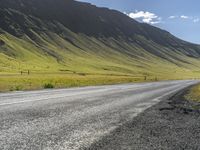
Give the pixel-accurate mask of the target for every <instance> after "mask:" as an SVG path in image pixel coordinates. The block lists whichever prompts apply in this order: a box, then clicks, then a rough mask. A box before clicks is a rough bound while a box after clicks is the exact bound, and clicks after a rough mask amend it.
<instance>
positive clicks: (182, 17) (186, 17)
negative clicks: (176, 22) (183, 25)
mask: <svg viewBox="0 0 200 150" xmlns="http://www.w3.org/2000/svg"><path fill="white" fill-rule="evenodd" d="M180 18H181V19H189V18H190V17H188V16H185V15H182V16H180Z"/></svg>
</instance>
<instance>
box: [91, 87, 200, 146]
mask: <svg viewBox="0 0 200 150" xmlns="http://www.w3.org/2000/svg"><path fill="white" fill-rule="evenodd" d="M188 89H189V88H187V89H185V90H183V91H181V92H179V93H177V94H176V95H174V96H173V97H170V98H167V100H164V101H161V102H160V103H158V104H157V105H155V106H153V107H151V108H149V109H147V110H146V111H144V112H143V113H142V114H140V115H139V116H137V117H135V118H134V119H133V120H132V121H131V122H128V123H126V124H124V125H122V126H120V127H119V128H117V129H116V130H114V131H113V132H112V133H111V134H109V135H107V136H105V137H103V138H102V139H101V140H100V141H98V142H96V143H94V144H93V145H91V147H90V148H89V149H91V150H94V149H97V150H98V149H102V150H157V149H159V150H200V103H196V102H189V101H187V100H186V99H185V98H184V95H185V94H186V93H187V92H188Z"/></svg>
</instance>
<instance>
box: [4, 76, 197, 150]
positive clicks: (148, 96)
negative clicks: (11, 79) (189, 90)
mask: <svg viewBox="0 0 200 150" xmlns="http://www.w3.org/2000/svg"><path fill="white" fill-rule="evenodd" d="M197 82H198V81H193V80H190V81H189V80H187V81H162V82H155V83H137V84H122V85H108V86H96V87H81V88H71V89H56V90H42V91H28V92H13V93H1V94H0V149H1V150H4V149H5V150H8V149H10V150H13V149H15V150H16V149H20V150H21V149H32V150H40V149H48V150H51V149H52V150H57V149H59V150H60V149H61V150H62V149H65V150H71V149H84V148H88V147H89V146H90V145H91V144H92V143H93V142H95V141H98V139H100V138H101V137H102V136H105V135H107V134H109V132H111V131H112V130H114V129H116V128H117V127H118V126H120V125H121V124H124V123H125V122H127V121H130V120H131V119H133V117H135V116H136V115H138V114H139V113H141V112H142V111H144V110H145V109H147V108H149V107H151V106H152V105H154V104H156V103H158V102H159V101H160V100H164V99H165V98H166V97H167V96H170V95H173V94H175V93H176V92H178V91H180V90H181V89H183V88H185V87H188V86H190V85H192V84H195V83H197Z"/></svg>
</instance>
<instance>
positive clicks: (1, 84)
mask: <svg viewBox="0 0 200 150" xmlns="http://www.w3.org/2000/svg"><path fill="white" fill-rule="evenodd" d="M148 80H151V79H148ZM152 80H153V79H152ZM140 81H144V79H143V77H131V76H112V75H109V76H108V75H86V74H79V75H78V74H74V75H72V74H56V73H55V74H53V73H52V74H46V73H45V74H31V75H25V74H24V75H19V74H4V75H0V91H1V92H2V91H19V90H35V89H43V88H67V87H80V86H88V85H102V84H117V83H127V82H140Z"/></svg>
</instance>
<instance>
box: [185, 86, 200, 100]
mask: <svg viewBox="0 0 200 150" xmlns="http://www.w3.org/2000/svg"><path fill="white" fill-rule="evenodd" d="M185 98H186V99H187V100H192V101H196V102H200V84H198V85H196V86H194V87H193V88H191V89H190V91H189V93H188V94H187V95H186V96H185Z"/></svg>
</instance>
